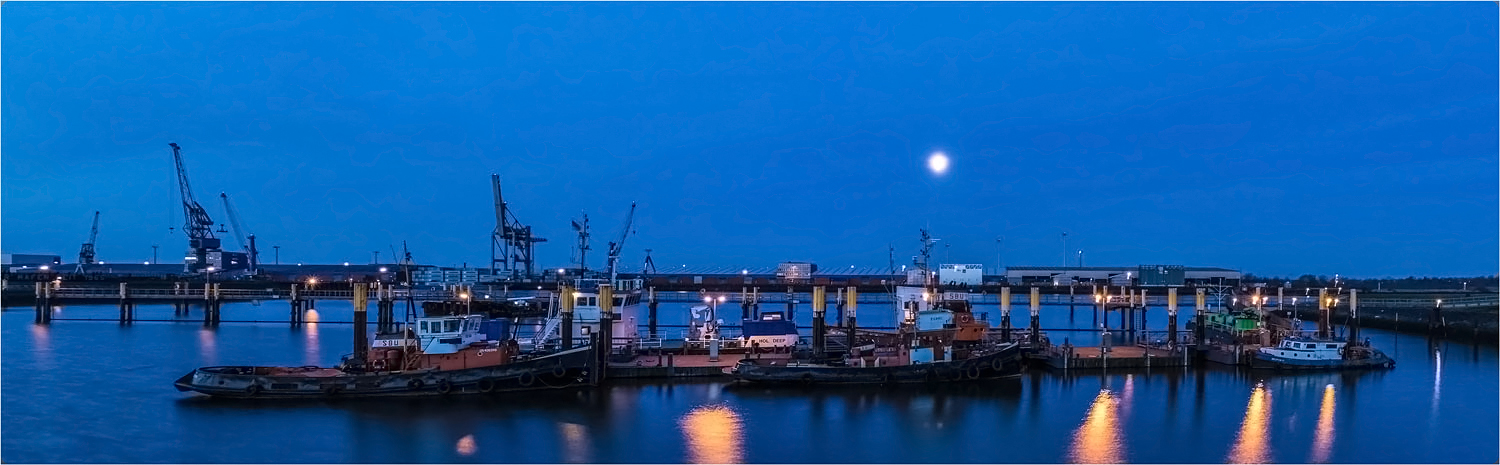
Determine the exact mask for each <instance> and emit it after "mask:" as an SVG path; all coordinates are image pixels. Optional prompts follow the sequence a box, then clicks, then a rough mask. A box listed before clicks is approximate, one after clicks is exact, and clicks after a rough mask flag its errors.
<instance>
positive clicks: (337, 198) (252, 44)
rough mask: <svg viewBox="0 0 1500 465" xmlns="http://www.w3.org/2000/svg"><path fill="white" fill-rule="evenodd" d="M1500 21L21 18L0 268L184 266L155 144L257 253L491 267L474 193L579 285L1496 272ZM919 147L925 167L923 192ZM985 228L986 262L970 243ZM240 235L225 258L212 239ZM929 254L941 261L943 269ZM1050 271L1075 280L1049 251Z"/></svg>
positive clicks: (6, 38) (417, 8) (1381, 15)
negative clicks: (576, 237) (953, 272)
mask: <svg viewBox="0 0 1500 465" xmlns="http://www.w3.org/2000/svg"><path fill="white" fill-rule="evenodd" d="M1496 22H1497V6H1496V4H1495V3H1493V2H1465V3H1426V2H1424V3H1399V2H1378V3H1353V2H1334V3H1217V2H1214V3H1192V2H1172V3H983V4H964V3H720V4H705V3H673V2H668V3H640V4H631V3H576V4H574V3H543V4H533V3H353V2H348V3H344V2H340V3H297V2H278V3H248V2H245V3H176V2H173V3H151V2H129V3H52V2H47V3H30V2H15V1H12V2H5V4H4V6H3V9H0V39H3V44H4V47H3V49H0V70H3V75H0V100H3V109H0V132H3V135H0V136H3V137H0V151H3V162H0V176H3V183H0V184H3V186H0V193H3V212H0V222H3V230H0V232H3V241H4V243H3V247H4V249H5V251H7V252H50V253H56V254H60V255H63V256H64V258H66V259H69V260H72V259H74V258H75V257H76V256H77V250H78V245H79V244H80V243H82V242H83V241H84V240H85V238H86V236H87V232H88V226H89V220H90V216H91V214H92V213H93V211H94V210H101V211H103V218H102V219H101V221H100V223H101V224H100V237H99V240H98V250H99V256H100V259H102V260H105V261H111V260H114V261H141V260H145V259H148V258H149V257H150V254H151V245H152V244H160V245H162V247H163V250H164V252H163V261H168V260H169V259H171V258H177V261H180V258H179V257H180V255H175V254H176V253H177V252H178V251H180V250H182V249H184V248H185V247H186V240H185V239H184V238H183V236H182V234H181V232H180V230H179V231H176V232H175V233H174V232H172V231H169V229H168V227H171V226H175V227H178V228H180V227H181V223H182V213H181V208H180V206H179V204H178V203H176V200H174V196H175V194H174V192H175V189H176V181H175V177H174V172H173V167H172V162H171V152H170V149H169V148H168V147H167V143H168V142H177V143H178V144H180V145H182V147H183V153H184V156H185V157H186V160H187V166H188V172H189V175H190V177H191V180H192V186H193V188H194V190H195V192H194V195H195V196H196V197H197V198H198V199H199V201H200V202H201V203H203V204H204V205H205V207H207V208H208V211H209V213H210V214H211V215H212V216H213V217H214V219H215V220H216V221H218V222H224V223H227V222H228V221H227V219H226V218H225V216H224V214H223V208H222V206H221V205H220V203H219V199H218V198H217V197H218V194H219V192H220V191H224V192H227V193H229V195H230V196H231V198H232V199H233V201H234V202H235V203H236V208H237V209H238V210H239V212H240V215H241V216H242V221H243V222H244V223H245V224H246V226H247V227H248V228H249V229H250V230H251V231H252V232H254V233H256V234H257V235H258V237H259V238H260V240H261V242H260V243H261V244H262V247H263V248H264V249H265V255H264V258H263V260H264V261H270V260H271V257H270V255H271V254H270V252H271V250H270V246H271V245H280V246H281V255H282V257H281V259H282V262H284V263H285V262H297V261H302V262H342V261H351V262H357V263H358V262H368V261H369V260H370V255H371V254H370V251H372V250H380V251H382V255H381V257H382V259H388V258H389V256H390V252H389V250H390V246H391V245H392V244H394V245H395V246H396V247H398V248H399V247H400V243H401V241H402V240H408V241H409V242H410V244H411V248H412V249H413V252H414V255H415V256H416V258H417V259H418V261H420V262H424V263H431V264H439V265H458V264H460V263H463V262H467V263H469V264H471V265H475V264H480V263H484V262H486V261H487V260H488V258H489V250H488V234H489V232H490V230H491V229H492V228H493V223H494V215H493V211H492V207H491V196H490V186H489V174H490V173H499V174H500V175H501V176H503V185H504V191H505V195H506V198H507V199H508V200H509V201H510V204H511V205H512V207H513V208H514V209H515V211H516V212H517V214H518V215H519V217H520V218H521V220H522V221H525V222H527V223H530V224H532V225H533V226H534V227H535V229H536V231H537V233H538V235H540V236H543V237H546V238H549V239H550V240H551V241H550V242H548V243H545V244H541V245H540V246H539V248H538V255H539V256H540V258H541V261H542V264H544V265H547V266H560V265H562V264H564V263H566V262H567V261H568V260H569V257H570V254H571V245H572V243H573V236H572V234H573V233H572V231H571V229H570V227H569V222H568V220H569V218H570V217H574V216H577V215H579V214H580V212H587V213H588V214H589V216H590V218H591V219H592V223H593V225H594V226H595V227H594V233H595V236H594V237H595V239H594V241H593V246H594V250H593V251H592V252H591V253H590V262H591V265H592V266H595V267H597V266H599V265H600V263H601V260H600V258H602V255H603V253H602V251H603V250H604V249H605V242H606V241H608V240H612V239H613V237H614V236H615V235H617V234H619V231H620V228H621V225H622V222H623V220H624V215H625V212H626V210H627V209H628V207H629V205H630V202H631V201H637V202H639V204H640V210H639V212H638V213H637V215H636V219H635V228H634V229H635V234H634V235H632V236H631V237H630V238H629V241H628V243H627V244H626V245H627V250H626V253H625V255H624V258H623V260H622V261H623V262H624V263H626V264H628V265H630V266H632V267H633V266H637V265H638V264H639V263H640V262H641V259H642V257H643V250H642V249H646V248H650V249H653V253H652V256H653V257H654V258H655V261H656V262H657V264H658V265H659V266H662V267H666V266H680V265H682V264H691V265H732V266H764V265H774V264H775V263H776V262H778V261H782V260H811V261H814V262H816V263H819V264H820V265H822V266H824V267H834V266H848V265H861V266H885V265H886V264H887V245H888V244H894V245H895V246H896V249H897V252H896V256H897V257H898V261H897V265H901V264H906V263H910V257H911V256H912V255H913V254H915V253H916V249H917V246H918V241H917V238H918V229H919V228H921V227H924V226H930V227H931V229H932V230H933V232H934V235H935V236H936V237H938V238H941V239H943V241H942V242H940V244H952V245H951V250H950V248H948V247H945V246H943V245H939V246H938V248H937V251H936V257H937V259H938V260H940V261H950V262H958V263H984V264H986V265H990V266H993V265H995V264H996V262H997V261H999V260H1000V258H999V257H998V255H1000V254H1001V253H1003V260H1004V263H1005V264H1008V265H1059V264H1061V262H1062V256H1063V244H1062V242H1061V233H1063V232H1064V231H1066V232H1067V233H1068V237H1067V240H1068V242H1067V247H1068V249H1070V252H1071V253H1069V254H1068V255H1070V256H1071V257H1073V258H1074V259H1075V260H1076V255H1077V253H1076V251H1077V250H1083V251H1084V256H1085V257H1084V260H1085V264H1087V265H1136V264H1142V263H1169V264H1185V265H1189V266H1226V267H1235V268H1239V269H1242V270H1245V271H1248V272H1252V273H1256V274H1302V273H1313V274H1329V275H1331V274H1333V273H1341V274H1344V275H1350V276H1370V277H1378V276H1387V275H1397V276H1405V275H1409V274H1415V275H1480V274H1486V275H1487V274H1494V273H1495V272H1496V271H1497V267H1500V265H1497V263H1500V259H1497V257H1500V245H1497V236H1500V200H1497V191H1500V185H1497V184H1500V182H1497V180H1500V166H1497V138H1500V135H1497V112H1500V108H1497V100H1500V97H1497V79H1496V75H1497V66H1500V64H1497V45H1496V44H1497V34H1496ZM935 150H942V151H944V152H946V153H947V154H949V156H950V157H951V159H952V167H951V170H950V171H949V172H948V173H947V174H946V175H944V176H934V175H932V174H931V173H929V172H928V171H927V170H926V162H925V160H926V157H927V156H928V154H929V153H931V152H932V151H935ZM1001 236H1003V237H1004V241H1003V252H1002V247H998V245H999V244H997V241H996V239H997V237H1001ZM233 243H234V242H233V241H232V240H230V241H226V245H230V246H231V247H232V244H233ZM950 256H951V259H949V258H947V257H950ZM1070 263H1072V264H1076V261H1070Z"/></svg>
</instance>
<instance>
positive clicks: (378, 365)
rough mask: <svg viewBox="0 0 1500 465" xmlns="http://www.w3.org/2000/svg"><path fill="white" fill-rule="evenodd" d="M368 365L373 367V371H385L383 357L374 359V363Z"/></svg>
mask: <svg viewBox="0 0 1500 465" xmlns="http://www.w3.org/2000/svg"><path fill="white" fill-rule="evenodd" d="M370 366H371V368H374V369H375V371H385V359H380V360H376V361H375V363H372V364H370Z"/></svg>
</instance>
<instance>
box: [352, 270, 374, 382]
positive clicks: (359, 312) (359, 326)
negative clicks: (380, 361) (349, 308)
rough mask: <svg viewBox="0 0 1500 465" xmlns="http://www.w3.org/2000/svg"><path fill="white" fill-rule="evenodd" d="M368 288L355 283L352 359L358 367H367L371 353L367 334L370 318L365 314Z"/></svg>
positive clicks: (363, 284) (365, 285)
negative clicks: (366, 328)
mask: <svg viewBox="0 0 1500 465" xmlns="http://www.w3.org/2000/svg"><path fill="white" fill-rule="evenodd" d="M368 286H369V285H368V284H365V283H354V355H353V357H351V358H352V361H353V364H354V366H357V367H364V366H365V360H366V359H367V358H369V352H370V341H369V339H368V336H367V335H366V334H365V326H366V324H367V321H366V320H367V319H368V318H369V317H368V316H366V313H365V306H366V304H367V303H368V301H369V292H370V290H369V287H368Z"/></svg>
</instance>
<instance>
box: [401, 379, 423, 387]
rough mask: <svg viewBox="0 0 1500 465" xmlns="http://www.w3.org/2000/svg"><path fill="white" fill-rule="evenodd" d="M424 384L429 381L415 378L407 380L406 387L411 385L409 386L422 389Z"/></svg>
mask: <svg viewBox="0 0 1500 465" xmlns="http://www.w3.org/2000/svg"><path fill="white" fill-rule="evenodd" d="M424 384H427V383H424V382H422V380H420V379H414V380H411V381H407V382H406V387H409V388H412V389H422V385H424Z"/></svg>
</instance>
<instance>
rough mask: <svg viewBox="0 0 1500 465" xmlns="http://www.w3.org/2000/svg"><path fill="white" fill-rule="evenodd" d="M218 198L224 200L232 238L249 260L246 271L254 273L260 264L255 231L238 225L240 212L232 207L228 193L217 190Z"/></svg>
mask: <svg viewBox="0 0 1500 465" xmlns="http://www.w3.org/2000/svg"><path fill="white" fill-rule="evenodd" d="M219 199H220V200H223V201H224V214H225V215H228V216H229V225H230V226H233V227H234V240H235V242H238V243H239V244H240V250H244V251H245V255H246V258H247V259H248V260H249V262H250V263H249V268H247V270H246V271H248V272H249V273H250V274H251V275H254V274H256V270H257V269H258V268H259V265H260V251H258V250H255V233H252V232H249V231H246V230H245V228H244V227H242V226H240V212H239V211H238V210H235V209H234V204H231V203H229V194H226V193H223V192H219ZM247 238H248V239H249V240H248V241H247V240H246V239H247Z"/></svg>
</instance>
